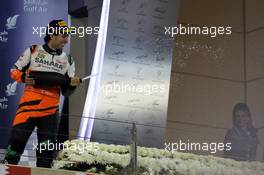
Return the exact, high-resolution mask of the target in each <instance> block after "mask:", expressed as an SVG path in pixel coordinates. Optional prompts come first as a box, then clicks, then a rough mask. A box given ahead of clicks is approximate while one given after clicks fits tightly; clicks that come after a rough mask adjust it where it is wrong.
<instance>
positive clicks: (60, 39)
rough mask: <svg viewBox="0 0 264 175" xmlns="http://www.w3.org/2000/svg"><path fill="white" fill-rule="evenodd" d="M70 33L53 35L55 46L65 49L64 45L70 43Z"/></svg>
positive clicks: (52, 40)
mask: <svg viewBox="0 0 264 175" xmlns="http://www.w3.org/2000/svg"><path fill="white" fill-rule="evenodd" d="M68 37H69V36H68V34H59V35H57V36H52V39H51V42H52V45H53V47H54V48H56V49H63V47H64V45H65V44H67V43H68Z"/></svg>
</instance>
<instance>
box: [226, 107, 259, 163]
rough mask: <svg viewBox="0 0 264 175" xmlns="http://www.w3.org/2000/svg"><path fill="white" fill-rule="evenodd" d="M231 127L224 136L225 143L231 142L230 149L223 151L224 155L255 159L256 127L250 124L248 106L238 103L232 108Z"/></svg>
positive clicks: (234, 157) (237, 158)
mask: <svg viewBox="0 0 264 175" xmlns="http://www.w3.org/2000/svg"><path fill="white" fill-rule="evenodd" d="M232 120H233V127H232V128H231V129H229V130H228V131H227V133H226V136H225V140H224V142H225V144H226V143H231V150H229V151H227V150H226V151H225V152H224V157H226V158H232V159H235V160H240V161H253V160H255V159H256V151H257V145H258V135H257V132H258V129H257V128H255V127H254V126H253V124H252V118H251V113H250V110H249V107H248V106H247V104H245V103H238V104H236V105H235V106H234V108H233V116H232Z"/></svg>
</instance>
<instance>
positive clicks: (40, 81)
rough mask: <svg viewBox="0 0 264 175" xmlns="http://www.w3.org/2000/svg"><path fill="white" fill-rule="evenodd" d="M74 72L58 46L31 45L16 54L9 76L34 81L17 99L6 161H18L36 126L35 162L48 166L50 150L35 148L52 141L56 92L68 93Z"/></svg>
mask: <svg viewBox="0 0 264 175" xmlns="http://www.w3.org/2000/svg"><path fill="white" fill-rule="evenodd" d="M74 75H75V64H74V61H73V59H72V57H71V56H69V55H66V54H65V53H64V52H62V51H61V50H57V51H54V50H52V49H50V48H49V47H48V45H47V44H45V45H43V46H41V45H33V46H31V47H30V48H28V49H26V50H25V52H24V54H23V55H22V56H20V57H19V59H18V60H17V62H16V63H15V65H14V67H13V68H12V69H11V78H12V79H14V80H16V81H17V82H22V83H23V82H25V80H26V77H29V78H33V81H34V85H28V84H26V85H25V88H24V92H23V95H22V97H21V99H20V103H19V106H18V109H17V112H16V116H15V118H14V120H13V127H12V131H11V138H10V140H9V146H8V149H7V153H6V156H5V160H6V161H7V163H9V164H18V162H19V160H20V157H21V155H22V153H23V151H24V149H25V145H26V143H27V141H28V139H29V137H30V135H31V133H32V132H33V131H34V129H35V127H37V136H38V147H37V166H38V167H51V164H52V159H53V154H54V150H48V149H45V150H44V151H43V150H41V151H40V149H39V148H40V147H42V148H45V147H46V148H48V146H49V145H48V144H56V143H55V142H56V136H57V129H58V123H59V117H58V108H59V103H60V93H61V91H62V92H63V94H65V95H69V94H71V93H72V92H73V91H74V89H75V88H76V87H73V86H70V78H71V77H74Z"/></svg>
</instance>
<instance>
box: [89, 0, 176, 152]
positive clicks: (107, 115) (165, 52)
mask: <svg viewBox="0 0 264 175" xmlns="http://www.w3.org/2000/svg"><path fill="white" fill-rule="evenodd" d="M178 9H179V0H139V1H132V0H112V1H111V3H110V12H109V21H108V30H107V38H106V46H105V53H104V61H103V68H102V74H101V81H100V90H99V94H98V97H97V102H96V111H95V115H94V116H86V117H95V118H101V119H106V120H113V121H126V122H130V123H132V122H135V123H137V124H138V125H137V128H138V144H139V145H142V146H155V147H162V146H163V145H164V136H165V133H164V132H165V130H164V128H162V127H165V126H166V115H167V107H168V93H169V84H170V73H171V64H172V51H173V41H172V38H170V37H169V36H166V35H165V27H168V26H176V22H177V15H178ZM98 37H100V36H98ZM95 59H96V58H95ZM93 106H94V105H93ZM86 107H88V106H86ZM85 110H89V109H84V112H85ZM91 121H92V120H90V121H89V122H91ZM141 124H145V125H141ZM146 125H147V126H146ZM149 125H158V126H162V127H152V126H149ZM130 128H131V124H126V123H120V122H111V121H104V120H97V119H95V120H94V124H93V128H92V136H91V138H92V140H93V141H99V142H105V143H116V144H123V143H129V140H130V136H129V135H130ZM88 137H89V136H88Z"/></svg>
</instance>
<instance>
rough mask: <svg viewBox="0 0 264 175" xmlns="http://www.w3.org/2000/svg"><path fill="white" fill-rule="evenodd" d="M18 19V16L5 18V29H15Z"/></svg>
mask: <svg viewBox="0 0 264 175" xmlns="http://www.w3.org/2000/svg"><path fill="white" fill-rule="evenodd" d="M18 17H19V15H18V14H16V15H14V16H13V17H12V16H10V17H9V18H7V20H6V21H7V23H6V28H7V29H8V30H9V29H15V28H16V23H17V18H18Z"/></svg>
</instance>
